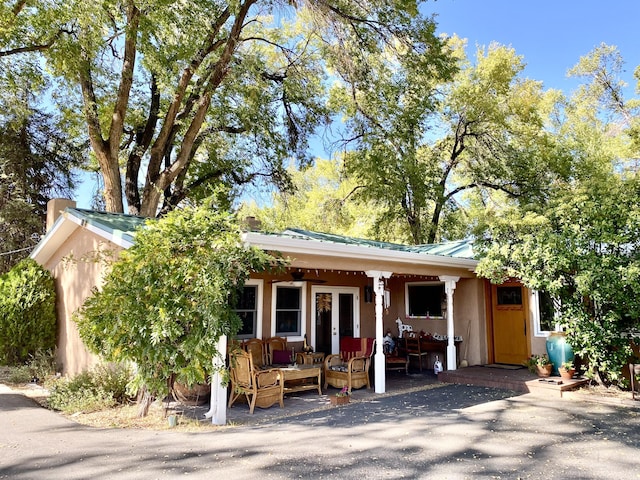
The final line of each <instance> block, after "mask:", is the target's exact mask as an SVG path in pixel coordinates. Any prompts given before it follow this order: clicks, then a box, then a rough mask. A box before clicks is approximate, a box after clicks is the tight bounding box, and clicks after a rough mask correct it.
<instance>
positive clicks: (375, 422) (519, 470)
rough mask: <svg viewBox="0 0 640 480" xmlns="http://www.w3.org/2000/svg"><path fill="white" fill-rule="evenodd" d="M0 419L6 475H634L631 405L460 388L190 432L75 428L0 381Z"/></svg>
mask: <svg viewBox="0 0 640 480" xmlns="http://www.w3.org/2000/svg"><path fill="white" fill-rule="evenodd" d="M234 408H235V407H234ZM269 410H273V409H269ZM276 410H279V409H277V407H276ZM265 411H266V410H265ZM0 421H1V422H2V425H1V426H0V478H11V479H35V478H37V479H65V480H71V479H84V478H89V477H92V478H119V479H120V478H121V479H153V478H162V479H166V478H177V477H186V478H197V479H200V478H216V479H218V478H222V479H224V478H229V479H233V480H236V479H245V478H246V479H255V478H260V477H263V478H286V479H289V478H340V479H358V480H361V479H362V478H376V479H377V478H391V479H398V478H437V479H464V478H469V479H474V478H503V479H504V478H508V479H516V478H536V479H538V478H544V479H621V478H624V479H634V478H640V450H639V447H640V410H639V409H638V408H636V407H629V406H613V405H606V404H597V403H591V402H582V401H577V400H561V399H546V398H540V397H535V396H532V395H530V394H528V395H522V396H515V394H514V393H513V392H509V391H505V390H498V389H490V388H483V387H470V386H464V385H444V386H438V387H437V388H428V389H426V390H418V391H413V392H410V393H404V394H399V395H390V396H382V397H379V398H378V399H375V398H374V399H372V400H367V401H360V402H355V403H352V404H350V405H348V406H344V407H339V408H332V409H323V410H322V409H321V410H316V411H312V412H310V413H306V414H302V415H298V416H292V417H286V418H275V417H274V418H273V420H272V421H269V422H266V423H261V424H258V425H242V426H235V427H221V428H219V429H216V430H214V431H210V432H207V433H191V434H189V433H182V432H178V431H175V430H166V431H160V432H154V431H143V430H99V429H93V428H89V427H84V426H81V425H77V424H75V423H73V422H71V421H69V420H67V419H65V418H63V417H61V416H59V415H57V414H55V413H52V412H50V411H47V410H45V409H42V408H40V407H39V406H37V405H36V404H35V403H34V402H33V401H31V400H30V399H28V398H25V397H24V396H22V395H20V394H16V393H13V392H11V391H10V390H8V389H6V388H3V387H2V386H0Z"/></svg>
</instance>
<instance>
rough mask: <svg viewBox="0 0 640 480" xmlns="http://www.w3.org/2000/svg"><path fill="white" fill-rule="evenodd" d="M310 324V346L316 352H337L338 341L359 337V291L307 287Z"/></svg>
mask: <svg viewBox="0 0 640 480" xmlns="http://www.w3.org/2000/svg"><path fill="white" fill-rule="evenodd" d="M311 294H312V298H313V311H314V312H315V314H314V324H313V327H312V330H311V333H312V337H311V343H312V345H314V346H315V351H316V352H323V353H325V354H327V355H329V354H330V353H339V351H340V338H342V337H344V336H349V337H358V336H360V308H359V288H357V287H325V286H319V285H314V286H313V287H311Z"/></svg>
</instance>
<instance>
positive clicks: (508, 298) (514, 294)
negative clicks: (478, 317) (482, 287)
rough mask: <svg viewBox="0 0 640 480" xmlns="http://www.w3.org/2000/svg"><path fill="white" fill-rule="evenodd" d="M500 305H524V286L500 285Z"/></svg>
mask: <svg viewBox="0 0 640 480" xmlns="http://www.w3.org/2000/svg"><path fill="white" fill-rule="evenodd" d="M496 294H497V297H498V305H514V306H515V305H522V287H498V288H497V289H496Z"/></svg>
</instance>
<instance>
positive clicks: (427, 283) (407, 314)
mask: <svg viewBox="0 0 640 480" xmlns="http://www.w3.org/2000/svg"><path fill="white" fill-rule="evenodd" d="M416 286H433V287H435V286H439V287H442V292H443V295H444V296H445V297H446V294H447V292H446V286H445V282H443V281H437V280H435V281H425V282H406V283H405V284H404V312H405V317H406V318H410V319H416V320H420V319H424V320H426V319H435V320H445V319H446V318H447V317H446V315H444V311H443V310H442V305H441V306H440V315H429V316H426V315H411V314H410V312H409V308H410V307H409V287H416ZM441 302H442V300H441Z"/></svg>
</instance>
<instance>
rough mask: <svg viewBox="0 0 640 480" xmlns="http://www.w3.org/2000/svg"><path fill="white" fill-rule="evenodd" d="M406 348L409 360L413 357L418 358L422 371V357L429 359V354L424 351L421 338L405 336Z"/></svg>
mask: <svg viewBox="0 0 640 480" xmlns="http://www.w3.org/2000/svg"><path fill="white" fill-rule="evenodd" d="M404 346H405V349H406V352H407V355H408V356H409V360H410V359H411V357H416V358H417V359H418V366H419V368H420V371H422V357H427V356H428V355H429V352H428V351H426V350H423V349H422V344H421V342H420V337H418V336H417V335H415V334H414V335H411V334H408V335H405V338H404Z"/></svg>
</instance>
